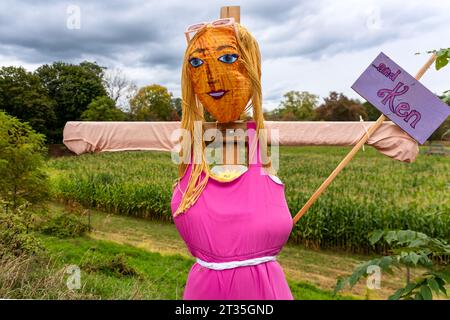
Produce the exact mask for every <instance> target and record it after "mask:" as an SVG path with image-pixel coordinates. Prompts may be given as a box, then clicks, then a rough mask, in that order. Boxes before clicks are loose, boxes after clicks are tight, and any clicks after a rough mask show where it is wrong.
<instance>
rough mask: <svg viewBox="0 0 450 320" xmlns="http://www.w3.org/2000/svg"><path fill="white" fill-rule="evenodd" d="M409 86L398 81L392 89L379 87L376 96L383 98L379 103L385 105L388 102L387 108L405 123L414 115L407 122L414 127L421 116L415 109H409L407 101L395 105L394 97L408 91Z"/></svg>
mask: <svg viewBox="0 0 450 320" xmlns="http://www.w3.org/2000/svg"><path fill="white" fill-rule="evenodd" d="M408 90H409V86H406V85H404V83H403V82H399V83H397V84H396V85H395V87H394V89H380V90H378V91H377V96H378V97H380V98H383V100H381V103H382V104H384V105H386V103H388V105H389V110H391V111H392V112H393V113H395V114H396V115H397V116H399V117H401V118H403V121H405V122H406V123H408V122H409V120H410V119H412V118H413V117H414V120H413V121H412V122H411V123H409V125H410V126H411V127H412V128H416V124H417V123H418V122H419V121H420V119H421V118H422V116H421V115H420V112H419V111H417V110H410V109H411V108H410V106H409V103H408V102H400V103H399V104H397V105H395V98H396V97H398V96H401V95H403V94H405V93H406V92H408Z"/></svg>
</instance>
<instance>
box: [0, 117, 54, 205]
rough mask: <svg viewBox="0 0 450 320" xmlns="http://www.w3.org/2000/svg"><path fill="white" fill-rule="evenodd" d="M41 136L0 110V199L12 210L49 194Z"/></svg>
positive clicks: (35, 202) (36, 201) (35, 203)
mask: <svg viewBox="0 0 450 320" xmlns="http://www.w3.org/2000/svg"><path fill="white" fill-rule="evenodd" d="M44 140H45V139H44V135H42V134H39V133H36V132H35V131H34V130H33V129H32V128H31V127H30V126H29V125H28V124H27V123H22V122H20V121H19V120H18V119H17V118H15V117H11V116H9V115H7V114H6V113H5V112H1V111H0V200H3V201H5V202H6V203H9V204H11V209H12V210H13V211H15V210H16V208H18V207H19V206H21V205H22V204H24V203H31V204H34V205H37V204H39V203H40V202H41V201H42V200H44V199H46V198H47V197H48V195H49V188H48V180H47V175H46V173H45V170H44V165H45V162H44V154H45V153H46V151H47V150H46V148H45V145H44Z"/></svg>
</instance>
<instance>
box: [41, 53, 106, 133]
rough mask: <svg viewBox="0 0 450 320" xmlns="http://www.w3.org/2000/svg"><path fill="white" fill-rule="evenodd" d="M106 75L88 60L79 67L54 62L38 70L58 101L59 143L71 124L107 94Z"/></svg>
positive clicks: (57, 126)
mask: <svg viewBox="0 0 450 320" xmlns="http://www.w3.org/2000/svg"><path fill="white" fill-rule="evenodd" d="M103 72H104V68H103V67H101V66H99V65H97V64H96V63H92V62H87V61H85V62H82V63H80V64H79V65H74V64H69V63H64V62H54V63H53V64H51V65H43V66H41V67H39V68H38V69H37V70H36V75H37V76H38V77H39V78H40V79H41V81H42V83H43V85H44V87H45V88H46V90H47V94H48V96H49V97H50V98H51V99H53V100H54V102H55V114H56V118H57V120H56V128H57V132H56V137H54V138H55V139H56V140H57V141H61V139H62V130H63V128H64V125H65V124H66V122H67V121H71V120H80V117H81V114H82V113H83V112H84V111H85V110H86V109H87V107H88V105H89V103H91V101H92V100H93V99H94V98H96V97H98V96H106V95H107V93H106V90H105V88H104V87H103V79H102V77H103Z"/></svg>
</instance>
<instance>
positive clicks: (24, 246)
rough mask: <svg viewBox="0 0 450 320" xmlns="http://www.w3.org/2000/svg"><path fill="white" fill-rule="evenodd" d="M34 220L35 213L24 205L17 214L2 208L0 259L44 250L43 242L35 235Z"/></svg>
mask: <svg viewBox="0 0 450 320" xmlns="http://www.w3.org/2000/svg"><path fill="white" fill-rule="evenodd" d="M4 203H5V202H4V201H3V202H0V204H3V205H4ZM32 221H33V213H32V212H30V211H29V209H24V206H21V207H18V208H17V209H16V213H15V214H11V213H10V214H8V213H6V211H1V210H0V259H4V258H6V257H18V256H21V255H24V254H26V255H34V254H37V253H40V252H42V251H43V247H42V245H41V242H40V241H39V240H38V239H37V238H36V237H35V236H34V233H33V228H32Z"/></svg>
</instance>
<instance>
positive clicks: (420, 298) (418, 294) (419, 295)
mask: <svg viewBox="0 0 450 320" xmlns="http://www.w3.org/2000/svg"><path fill="white" fill-rule="evenodd" d="M414 300H423V297H422V295H421V294H420V292H417V293H416V295H415V297H414Z"/></svg>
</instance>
